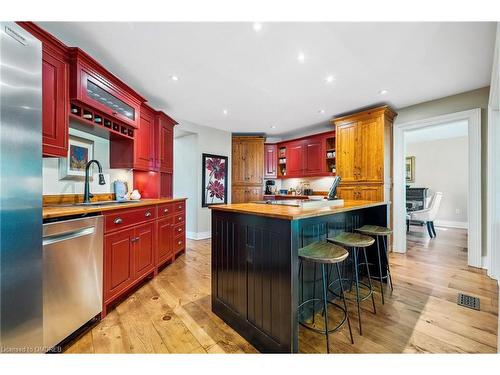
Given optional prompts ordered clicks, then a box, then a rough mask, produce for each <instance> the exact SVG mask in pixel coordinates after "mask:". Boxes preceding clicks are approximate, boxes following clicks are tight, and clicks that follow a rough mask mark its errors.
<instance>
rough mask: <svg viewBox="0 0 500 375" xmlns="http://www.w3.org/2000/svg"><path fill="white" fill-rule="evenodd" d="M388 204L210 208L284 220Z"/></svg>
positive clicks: (363, 203)
mask: <svg viewBox="0 0 500 375" xmlns="http://www.w3.org/2000/svg"><path fill="white" fill-rule="evenodd" d="M385 204H388V202H373V201H348V200H346V201H344V204H343V205H342V206H340V207H339V206H335V207H328V206H327V207H309V208H308V207H293V206H284V205H273V204H259V203H238V204H225V205H215V206H210V208H211V209H212V210H217V211H226V212H237V213H243V214H249V215H257V216H267V217H274V218H278V219H285V220H297V219H305V218H309V217H316V216H324V215H332V214H336V213H340V212H346V211H352V210H359V209H363V208H370V207H376V206H381V205H385Z"/></svg>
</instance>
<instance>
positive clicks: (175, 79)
mask: <svg viewBox="0 0 500 375" xmlns="http://www.w3.org/2000/svg"><path fill="white" fill-rule="evenodd" d="M170 78H172V81H178V80H179V77H177V76H170Z"/></svg>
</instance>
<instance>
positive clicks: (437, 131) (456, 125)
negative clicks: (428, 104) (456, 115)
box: [405, 120, 469, 144]
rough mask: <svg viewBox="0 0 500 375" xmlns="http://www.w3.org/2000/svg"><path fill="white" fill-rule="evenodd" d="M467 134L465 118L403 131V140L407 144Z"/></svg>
mask: <svg viewBox="0 0 500 375" xmlns="http://www.w3.org/2000/svg"><path fill="white" fill-rule="evenodd" d="M468 134H469V132H468V122H467V120H463V121H454V122H448V123H446V124H439V125H434V126H428V127H426V128H422V129H417V130H411V131H407V132H405V142H406V143H407V144H408V143H419V142H428V141H436V140H438V139H448V138H457V137H467V135H468Z"/></svg>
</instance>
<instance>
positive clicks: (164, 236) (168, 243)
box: [156, 217, 173, 265]
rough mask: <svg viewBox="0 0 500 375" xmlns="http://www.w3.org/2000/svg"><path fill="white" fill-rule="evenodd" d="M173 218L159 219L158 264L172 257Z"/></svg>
mask: <svg viewBox="0 0 500 375" xmlns="http://www.w3.org/2000/svg"><path fill="white" fill-rule="evenodd" d="M172 230H173V225H172V218H170V217H167V218H164V219H160V220H158V243H157V246H156V249H157V254H156V259H157V260H156V264H157V265H158V264H161V263H163V262H164V261H166V260H168V259H170V258H171V257H172V250H173V247H172V246H173V243H172V241H173V231H172Z"/></svg>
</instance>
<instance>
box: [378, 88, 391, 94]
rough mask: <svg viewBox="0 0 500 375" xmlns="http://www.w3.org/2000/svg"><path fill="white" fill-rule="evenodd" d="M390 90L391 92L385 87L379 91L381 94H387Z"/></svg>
mask: <svg viewBox="0 0 500 375" xmlns="http://www.w3.org/2000/svg"><path fill="white" fill-rule="evenodd" d="M388 92H389V91H387V90H385V89H383V90H380V91H379V92H378V93H379V94H380V95H385V94H387V93H388Z"/></svg>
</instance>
